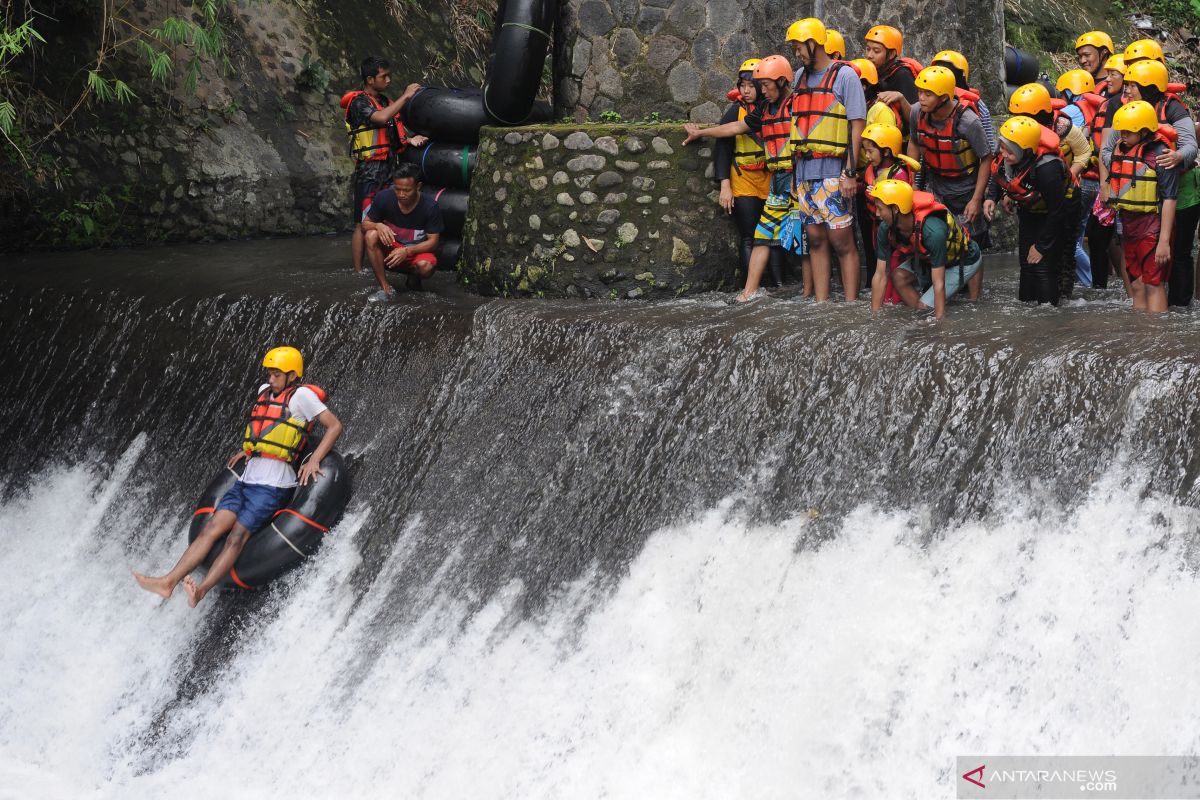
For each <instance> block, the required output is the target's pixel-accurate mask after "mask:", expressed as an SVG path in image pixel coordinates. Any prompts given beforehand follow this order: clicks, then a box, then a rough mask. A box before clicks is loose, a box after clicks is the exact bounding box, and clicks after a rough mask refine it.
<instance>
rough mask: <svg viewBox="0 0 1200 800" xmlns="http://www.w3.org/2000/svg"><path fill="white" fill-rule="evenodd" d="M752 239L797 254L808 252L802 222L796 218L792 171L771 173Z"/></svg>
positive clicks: (760, 243)
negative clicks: (768, 188)
mask: <svg viewBox="0 0 1200 800" xmlns="http://www.w3.org/2000/svg"><path fill="white" fill-rule="evenodd" d="M754 243H755V244H757V245H762V244H765V245H770V246H772V247H782V248H784V249H785V250H789V251H791V252H793V253H795V254H797V255H803V254H804V253H805V252H807V239H806V238H805V235H804V224H803V223H802V222H800V221H799V220H798V218H797V215H796V201H795V198H794V197H793V196H792V173H791V172H774V173H772V174H771V191H770V193H769V194H768V195H767V200H766V202H765V203H764V204H763V210H762V215H761V216H760V217H759V218H758V225H757V226H755V228H754Z"/></svg>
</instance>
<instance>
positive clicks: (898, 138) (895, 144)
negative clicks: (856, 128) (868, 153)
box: [862, 122, 904, 155]
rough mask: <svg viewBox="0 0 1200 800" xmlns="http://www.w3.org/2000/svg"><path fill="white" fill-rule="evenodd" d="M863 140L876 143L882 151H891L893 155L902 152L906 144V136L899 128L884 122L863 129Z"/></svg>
mask: <svg viewBox="0 0 1200 800" xmlns="http://www.w3.org/2000/svg"><path fill="white" fill-rule="evenodd" d="M862 138H863V140H864V141H869V142H874V143H875V145H876V146H877V147H878V148H879V149H880V150H891V151H892V155H896V154H897V153H899V152H900V148H901V147H902V146H903V142H904V135H903V134H902V133H900V129H899V128H897V127H896V126H895V125H888V124H887V123H883V122H876V123H873V124H871V125H868V126H867V127H866V128H865V129H863V132H862Z"/></svg>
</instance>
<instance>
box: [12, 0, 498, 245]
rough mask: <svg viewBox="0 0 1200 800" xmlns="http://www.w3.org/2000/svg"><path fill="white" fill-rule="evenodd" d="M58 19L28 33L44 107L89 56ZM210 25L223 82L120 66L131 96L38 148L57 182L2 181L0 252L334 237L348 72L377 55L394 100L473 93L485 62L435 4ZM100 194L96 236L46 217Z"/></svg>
mask: <svg viewBox="0 0 1200 800" xmlns="http://www.w3.org/2000/svg"><path fill="white" fill-rule="evenodd" d="M128 13H129V14H130V15H131V18H132V19H131V21H132V22H133V23H134V24H137V25H139V26H141V27H151V26H154V25H157V24H160V23H161V22H162V20H163V18H164V17H166V16H169V15H172V14H179V13H184V14H186V13H192V12H191V10H190V9H189V7H188V6H186V5H185V6H182V7H181V5H180V4H179V3H176V2H173V0H139V2H138V3H135V4H131V5H130V7H129V8H128ZM67 22H68V21H64V22H62V23H61V25H62V26H63V29H62V30H61V31H60V30H59V29H57V28H55V27H53V25H54V24H55V23H53V22H52V21H49V20H42V21H40V22H39V27H41V28H42V30H43V32H44V33H45V34H46V36H47V39H48V40H49V41H52V42H53V43H54V45H53V46H54V48H55V49H54V58H53V59H50V60H48V61H47V62H46V63H45V64H39V69H38V72H37V81H38V82H37V83H36V89H37V90H38V91H39V92H42V93H43V94H45V95H47V96H50V97H62V96H66V97H71V96H72V95H71V94H70V92H72V91H75V92H78V88H79V82H80V78H79V75H80V74H81V72H80V71H79V70H80V67H81V65H84V64H86V63H87V59H89V58H94V49H95V46H96V45H95V43H94V42H90V41H89V40H88V38H87V36H86V35H85V34H84V33H81V31H83V30H85V29H86V28H87V25H88V24H89V23H88V22H87V21H86V20H84V19H75V20H71V21H69V22H71V25H70V26H68V25H67ZM92 24H94V26H95V27H97V28H98V26H99V21H98V20H95V21H93V23H92ZM222 24H223V27H224V29H225V31H226V40H227V45H228V48H229V58H230V61H231V69H230V70H229V71H221V70H218V69H215V68H213V67H211V66H206V67H205V68H204V71H203V75H202V77H201V79H200V81H199V83H198V86H197V88H196V90H195V91H194V92H193V91H190V90H189V89H187V88H186V87H185V86H184V84H183V81H182V79H181V78H179V76H177V80H174V81H172V82H170V83H168V84H167V85H163V84H162V83H158V82H154V81H151V80H150V77H149V75H148V71H147V69H146V67H145V64H143V63H141V62H138V61H135V60H131V59H127V60H124V61H122V62H121V63H120V64H119V65H117V70H118V72H117V74H119V75H121V76H122V77H124V78H125V79H126V80H128V81H129V83H130V84H131V86H132V87H133V89H134V91H136V92H137V95H138V97H137V99H136V100H135V101H134V102H132V103H130V104H117V103H108V104H92V105H90V106H87V107H85V108H84V109H82V110H81V111H79V112H78V113H77V114H76V116H75V118H74V119H73V121H72V125H71V126H70V127H69V128H68V129H67V131H66V132H65V133H64V134H63V135H61V136H57V137H54V138H53V139H52V140H51V142H50V145H49V149H48V150H46V151H44V155H45V156H46V157H47V158H49V159H51V160H52V161H53V163H54V164H55V165H56V166H55V172H56V174H57V176H58V179H57V180H55V179H54V178H53V177H46V175H45V174H43V175H42V176H41V177H40V178H39V177H38V176H33V175H29V176H26V177H25V178H24V180H25V181H26V184H25V185H21V184H20V183H19V182H5V181H4V180H0V250H14V249H25V248H37V247H63V246H81V245H82V246H92V245H115V244H127V243H140V242H146V241H151V242H153V241H180V240H182V241H194V240H200V239H207V240H211V239H226V238H231V237H247V236H274V235H281V234H301V233H319V232H328V231H342V230H346V229H348V228H349V227H350V196H349V176H350V173H351V172H352V170H353V163H352V162H351V160H350V158H349V155H348V153H347V142H346V133H345V126H344V122H343V117H342V110H341V109H340V107H339V100H340V98H341V96H342V94H343V93H344V92H346V91H348V90H350V89H353V88H358V87H359V86H360V85H361V79H360V78H359V77H358V62H359V61H360V60H361V59H362V58H363V57H364V56H366V55H369V54H372V53H377V54H382V55H384V56H386V57H387V58H389V60H391V61H392V64H393V75H394V80H393V84H392V88H393V96H395V94H397V93H399V92H401V91H403V87H404V86H405V85H406V84H407V83H408V82H410V81H417V82H423V83H431V84H434V85H438V84H451V85H455V84H458V85H463V84H465V85H479V83H480V82H481V81H482V77H483V69H484V66H485V61H484V57H483V54H482V53H481V52H474V51H471V50H470V49H469V48H467V47H466V46H465V45H463V44H462V43H461V42H458V41H456V39H455V36H454V31H455V25H454V22H453V20H452V18H451V15H450V12H449V11H448V10H447V8H446V7H445V6H443V5H442V4H409V3H404V4H392V3H382V2H380V1H379V0H260V1H259V2H242V3H240V4H239V5H238V6H237V8H236V9H235V10H234V11H233V12H232V14H231V15H230V16H229V18H228V19H224V20H223V22H222ZM46 26H49V27H46ZM93 33H94V31H93ZM322 78H323V79H322ZM314 84H315V85H314ZM4 155H6V153H5V152H4V151H3V147H2V143H0V156H4ZM0 163H3V159H0ZM7 166H8V172H9V175H8V177H9V178H11V177H12V175H13V174H20V173H21V172H22V169H21V165H20V163H19V162H17V161H15V160H14V161H13V162H12V163H11V164H9V165H7ZM47 174H49V173H47ZM39 180H40V183H37V181H39ZM101 193H103V194H104V195H105V196H107V197H108V198H111V199H112V200H113V201H114V202H113V207H112V208H111V210H107V211H105V210H104V209H102V210H101V211H102V212H103V213H97V214H96V216H97V217H98V218H97V220H96V222H97V230H98V233H97V234H96V236H95V237H93V238H87V239H85V238H79V239H76V238H72V237H70V236H69V234H70V233H71V232H70V231H67V232H66V233H67V234H68V235H64V232H63V231H61V230H59V227H60V226H58V225H56V224H55V223H54V218H55V216H56V215H57V214H58V213H59V212H60V211H62V210H63V209H64V208H65V209H71V208H73V207H77V206H76V204H78V203H93V202H94V201H95V198H96V197H97V196H98V195H100V194H101Z"/></svg>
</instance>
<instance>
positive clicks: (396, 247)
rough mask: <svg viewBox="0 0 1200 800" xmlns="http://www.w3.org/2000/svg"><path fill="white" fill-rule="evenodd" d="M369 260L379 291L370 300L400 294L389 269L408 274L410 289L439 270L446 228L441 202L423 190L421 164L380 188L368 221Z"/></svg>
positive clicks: (408, 167)
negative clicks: (438, 251)
mask: <svg viewBox="0 0 1200 800" xmlns="http://www.w3.org/2000/svg"><path fill="white" fill-rule="evenodd" d="M363 229H364V230H365V231H366V237H365V239H366V248H367V257H368V258H369V259H370V261H371V269H372V271H374V273H375V280H377V281H378V282H379V291H377V292H375V294H373V295H371V296H370V297H369V298H367V299H368V300H370V301H371V302H372V303H387V302H391V301H392V300H394V299H395V297H396V293H395V291H393V290H392V287H391V284H389V283H388V280H387V274H386V273H387V271H389V270H390V271H392V272H403V273H406V274H407V275H408V280H407V281H406V282H405V288H407V289H420V288H421V279H422V278H428V277H429V276H430V275H432V274H433V270H434V269H435V268H436V267H437V256H435V255H434V251H435V250H436V249H437V246H438V242H439V241H440V240H441V234H442V231H444V230H445V229H446V226H445V224H444V223H443V222H442V212H441V210H440V209H439V208H438V205H437V201H436V200H434V199H433V198H432V197H430V196H429V195H427V194H424V193H423V192H422V191H421V181H420V170H419V169H418V168H417V165H416V164H401V165H400V166H398V167H396V170H395V171H394V172H393V173H392V185H391V188H388V189H380V190H379V192H378V193H376V195H375V198H374V199H373V200H372V201H371V206H370V208H368V209H367V213H366V215H365V216H364V217H363Z"/></svg>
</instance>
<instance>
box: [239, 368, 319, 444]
mask: <svg viewBox="0 0 1200 800" xmlns="http://www.w3.org/2000/svg"><path fill="white" fill-rule="evenodd" d="M301 386H303V387H304V388H306V389H309V390H311V391H312V392H313V394H315V395H316V396H317V398H318V399H319V400H320V401H321V402H322V403H324V402H325V396H326V395H325V390H324V389H322V388H321V387H320V386H317V385H316V384H312V383H293V384H292V385H291V386H289V387H287V388H286V389H284V390H283V391H282V392H281V393H280V394H279V396H278V397H274V398H272V397H271V388H270V387H267V388H266V389H263V391H262V393H261V394H259V396H258V398H257V399H256V400H255V401H254V405H253V407H251V409H250V420H249V422H248V423H247V424H246V431H245V433H244V434H243V437H242V449H243V450H245V451H246V452H247V453H250V455H251V456H262V457H264V458H272V459H275V460H277V461H284V462H287V463H289V464H290V463H291V462H293V461H295V460H296V457H297V456H298V455H299V454H300V453H301V452H302V451H303V450H304V448H305V446H307V444H308V434H309V433H310V432H311V431H312V429H313V425H314V424H315V423H314V420H308V421H307V422H300V420H299V419H298V418H296V417H295V416H293V415H292V413H291V410H290V409H289V408H288V404H289V403H290V402H291V399H292V395H294V394H295V393H296V390H297V389H299V388H300V387H301Z"/></svg>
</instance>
